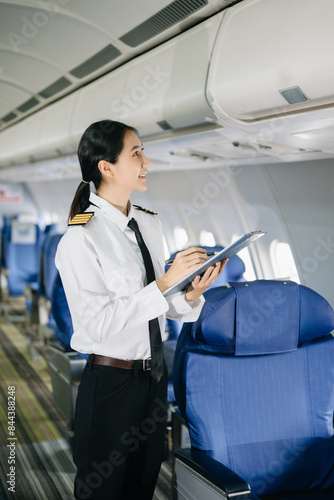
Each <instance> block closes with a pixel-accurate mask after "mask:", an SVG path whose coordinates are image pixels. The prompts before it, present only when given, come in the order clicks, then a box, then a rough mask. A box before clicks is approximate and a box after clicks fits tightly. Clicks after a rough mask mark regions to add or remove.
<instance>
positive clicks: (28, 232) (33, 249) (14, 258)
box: [3, 220, 41, 295]
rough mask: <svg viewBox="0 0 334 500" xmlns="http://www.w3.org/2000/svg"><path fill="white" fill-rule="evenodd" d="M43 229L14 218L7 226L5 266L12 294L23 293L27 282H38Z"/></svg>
mask: <svg viewBox="0 0 334 500" xmlns="http://www.w3.org/2000/svg"><path fill="white" fill-rule="evenodd" d="M40 236H41V231H40V228H39V226H38V225H37V224H34V223H30V222H21V221H18V220H13V221H12V222H11V223H9V224H8V225H6V226H5V228H4V232H3V238H4V245H3V250H4V255H3V258H4V266H5V267H6V268H7V269H8V271H9V274H8V291H9V294H10V295H22V294H23V292H24V285H25V283H32V282H37V276H38V268H39V255H40Z"/></svg>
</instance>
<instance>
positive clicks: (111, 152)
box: [69, 120, 138, 220]
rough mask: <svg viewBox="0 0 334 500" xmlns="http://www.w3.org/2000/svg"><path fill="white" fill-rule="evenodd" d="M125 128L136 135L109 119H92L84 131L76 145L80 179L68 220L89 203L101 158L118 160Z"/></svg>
mask: <svg viewBox="0 0 334 500" xmlns="http://www.w3.org/2000/svg"><path fill="white" fill-rule="evenodd" d="M127 130H131V131H132V132H134V133H135V134H137V135H138V132H137V130H136V129H135V128H133V127H130V126H129V125H126V124H125V123H121V122H115V121H112V120H102V121H100V122H95V123H93V124H92V125H90V126H89V127H88V128H87V129H86V130H85V132H84V133H83V135H82V137H81V139H80V142H79V146H78V158H79V163H80V167H81V174H82V181H81V182H80V184H79V186H78V189H77V190H76V192H75V195H74V198H73V201H72V205H71V208H70V213H69V220H71V219H73V217H74V216H75V215H77V214H78V213H80V212H84V211H85V210H86V209H87V208H88V207H89V205H90V203H89V195H90V182H93V184H94V186H95V189H96V191H97V190H98V189H99V187H100V184H101V182H102V176H101V172H100V170H99V168H98V164H99V162H100V161H101V160H106V161H108V162H110V163H116V162H117V160H118V157H119V155H120V153H121V151H122V149H123V141H124V135H125V132H126V131H127Z"/></svg>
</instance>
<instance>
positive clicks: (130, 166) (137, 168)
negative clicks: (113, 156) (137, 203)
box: [113, 130, 151, 191]
mask: <svg viewBox="0 0 334 500" xmlns="http://www.w3.org/2000/svg"><path fill="white" fill-rule="evenodd" d="M150 163H151V162H150V160H149V159H148V158H146V156H145V155H144V153H143V145H142V142H141V140H140V139H139V138H138V136H137V135H136V134H135V133H134V132H132V131H131V130H127V131H126V132H125V136H124V141H123V149H122V151H121V153H120V155H119V157H118V160H117V162H116V163H115V164H114V165H113V167H114V168H113V174H114V178H113V182H114V185H117V187H119V189H125V190H129V191H146V189H147V183H146V173H147V167H148V166H149V165H150Z"/></svg>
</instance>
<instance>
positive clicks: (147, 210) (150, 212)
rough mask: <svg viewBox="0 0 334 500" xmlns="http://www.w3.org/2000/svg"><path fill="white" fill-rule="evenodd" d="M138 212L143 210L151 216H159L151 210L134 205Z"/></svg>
mask: <svg viewBox="0 0 334 500" xmlns="http://www.w3.org/2000/svg"><path fill="white" fill-rule="evenodd" d="M133 206H134V207H135V208H136V209H137V210H141V211H142V212H146V213H147V214H151V215H158V213H157V212H153V210H149V209H148V208H144V207H140V206H139V205H133Z"/></svg>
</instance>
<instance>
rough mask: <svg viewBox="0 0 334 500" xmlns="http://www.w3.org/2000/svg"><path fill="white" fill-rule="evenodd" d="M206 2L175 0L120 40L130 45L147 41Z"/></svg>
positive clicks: (135, 45) (204, 0) (205, 0)
mask: <svg viewBox="0 0 334 500" xmlns="http://www.w3.org/2000/svg"><path fill="white" fill-rule="evenodd" d="M207 4H208V0H175V1H174V2H172V3H171V4H169V5H167V7H165V8H163V9H161V10H159V12H157V13H156V14H154V16H152V17H150V18H149V19H147V20H146V21H144V22H143V23H141V24H139V25H138V26H136V28H133V29H132V30H131V31H129V32H128V33H126V34H125V35H123V36H122V37H120V40H121V42H123V43H125V44H126V45H129V46H130V47H138V45H140V44H141V43H144V42H147V40H150V39H151V38H153V37H154V36H156V35H159V33H162V32H163V31H165V30H166V29H168V28H170V27H171V26H174V24H177V23H179V22H180V21H183V20H184V19H186V18H187V17H189V16H190V15H191V14H193V13H194V12H196V11H197V10H199V9H201V8H202V7H204V6H205V5H207Z"/></svg>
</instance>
